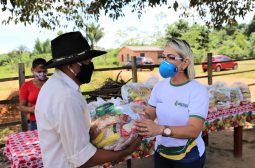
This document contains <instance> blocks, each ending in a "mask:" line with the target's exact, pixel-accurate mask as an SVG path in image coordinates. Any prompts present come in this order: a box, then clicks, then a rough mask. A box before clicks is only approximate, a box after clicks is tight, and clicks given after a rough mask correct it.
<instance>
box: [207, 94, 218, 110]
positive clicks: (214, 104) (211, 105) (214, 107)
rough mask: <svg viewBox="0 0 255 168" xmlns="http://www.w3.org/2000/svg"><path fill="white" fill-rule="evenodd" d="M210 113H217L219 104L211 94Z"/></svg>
mask: <svg viewBox="0 0 255 168" xmlns="http://www.w3.org/2000/svg"><path fill="white" fill-rule="evenodd" d="M208 112H209V113H215V112H217V102H216V99H215V97H214V95H213V94H211V93H210V92H209V109H208Z"/></svg>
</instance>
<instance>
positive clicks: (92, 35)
mask: <svg viewBox="0 0 255 168" xmlns="http://www.w3.org/2000/svg"><path fill="white" fill-rule="evenodd" d="M103 30H104V29H103V28H101V27H100V25H99V24H98V25H95V24H94V23H91V24H88V25H86V32H85V33H86V37H87V39H88V40H89V42H90V46H91V49H94V48H95V46H96V43H97V42H98V41H99V40H100V39H101V38H102V37H103V36H104V32H103Z"/></svg>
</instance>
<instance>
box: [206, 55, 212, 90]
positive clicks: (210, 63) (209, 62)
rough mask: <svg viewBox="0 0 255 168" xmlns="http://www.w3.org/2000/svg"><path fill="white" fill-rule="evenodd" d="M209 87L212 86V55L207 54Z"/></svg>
mask: <svg viewBox="0 0 255 168" xmlns="http://www.w3.org/2000/svg"><path fill="white" fill-rule="evenodd" d="M207 61H208V62H207V65H208V66H207V71H208V85H212V53H208V54H207Z"/></svg>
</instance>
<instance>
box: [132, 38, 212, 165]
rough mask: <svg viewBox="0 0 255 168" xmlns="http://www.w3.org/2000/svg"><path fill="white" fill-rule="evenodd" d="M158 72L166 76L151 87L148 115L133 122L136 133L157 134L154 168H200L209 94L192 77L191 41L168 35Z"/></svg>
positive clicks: (202, 159) (203, 159)
mask: <svg viewBox="0 0 255 168" xmlns="http://www.w3.org/2000/svg"><path fill="white" fill-rule="evenodd" d="M159 72H160V75H161V76H162V77H163V78H165V79H164V80H162V81H160V82H159V83H157V84H156V86H155V87H154V88H153V90H152V93H151V96H150V100H149V106H148V107H147V108H146V110H145V116H146V118H147V119H144V120H140V121H137V122H136V125H137V127H138V130H139V134H140V135H142V136H149V137H151V136H156V144H155V155H154V161H155V162H154V163H155V168H202V167H204V163H205V145H204V142H203V140H202V137H201V134H202V128H203V124H204V121H205V119H206V117H207V113H208V102H209V98H208V92H207V89H206V88H205V87H204V86H203V85H202V84H200V83H198V82H197V81H196V80H194V77H195V70H194V57H193V53H192V50H191V48H190V45H189V44H188V43H187V42H186V41H184V40H180V39H171V40H170V41H169V42H168V43H167V45H166V47H165V50H164V60H163V61H162V63H161V64H160V67H159ZM156 118H157V121H158V122H157V123H155V122H154V120H155V119H156Z"/></svg>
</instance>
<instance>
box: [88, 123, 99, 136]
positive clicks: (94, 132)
mask: <svg viewBox="0 0 255 168" xmlns="http://www.w3.org/2000/svg"><path fill="white" fill-rule="evenodd" d="M98 134H99V132H98V131H97V127H96V125H92V126H91V127H90V130H89V135H90V140H93V139H96V137H97V136H98Z"/></svg>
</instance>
